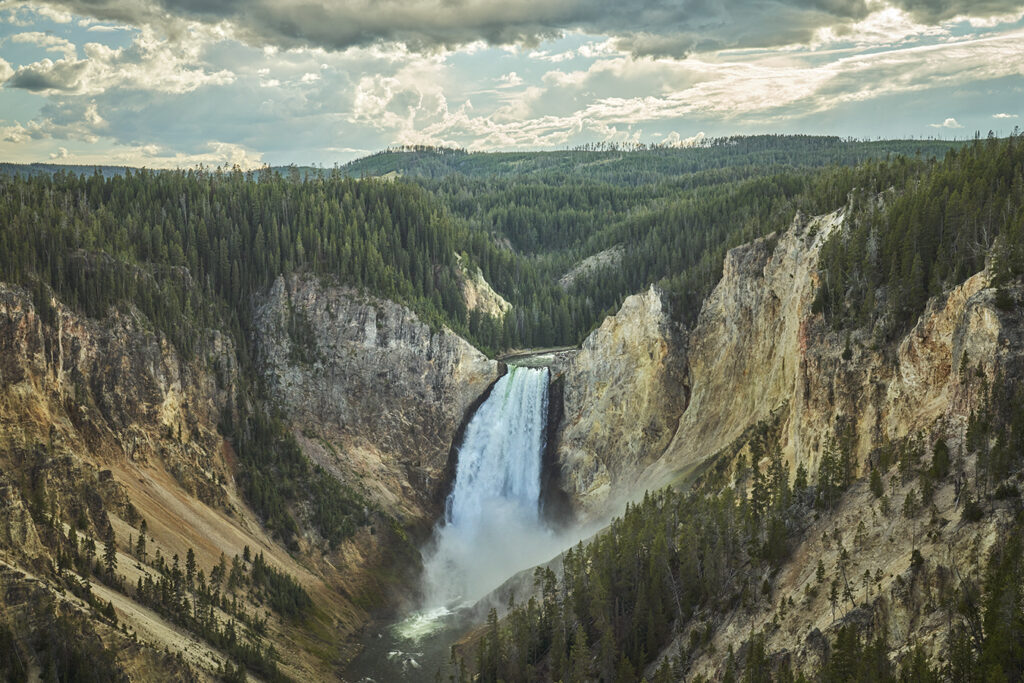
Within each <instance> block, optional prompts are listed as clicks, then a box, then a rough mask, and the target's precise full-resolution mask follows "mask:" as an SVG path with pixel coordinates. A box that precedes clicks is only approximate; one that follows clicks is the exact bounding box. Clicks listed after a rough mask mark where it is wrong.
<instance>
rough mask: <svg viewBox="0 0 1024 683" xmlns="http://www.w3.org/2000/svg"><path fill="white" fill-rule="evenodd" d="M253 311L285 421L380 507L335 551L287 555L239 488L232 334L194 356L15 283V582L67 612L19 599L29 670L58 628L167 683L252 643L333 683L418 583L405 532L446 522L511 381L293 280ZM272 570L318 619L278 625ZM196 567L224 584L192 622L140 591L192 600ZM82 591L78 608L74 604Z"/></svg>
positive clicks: (380, 313)
mask: <svg viewBox="0 0 1024 683" xmlns="http://www.w3.org/2000/svg"><path fill="white" fill-rule="evenodd" d="M257 303H258V308H257V311H256V316H255V319H256V322H257V323H258V324H257V325H256V329H255V333H254V334H255V342H256V344H255V348H256V349H257V350H258V353H259V354H260V360H259V363H260V364H261V365H260V367H262V368H264V369H265V379H266V380H267V385H268V387H269V389H270V392H271V394H272V400H273V401H274V402H275V403H276V404H277V407H276V408H275V409H274V410H278V411H281V413H282V414H283V415H284V417H285V418H286V420H288V421H289V426H290V427H291V429H292V430H293V431H294V433H295V434H296V436H297V438H298V442H299V445H300V446H301V447H302V449H303V451H304V452H305V453H306V455H308V456H309V457H310V458H312V459H313V460H315V461H317V462H319V463H321V464H322V465H323V466H324V467H325V468H326V469H327V470H328V471H329V472H330V473H331V474H333V475H334V476H335V477H337V478H338V479H340V480H342V481H343V482H345V483H346V484H347V485H348V486H349V487H350V488H351V489H352V490H353V491H356V492H358V494H359V495H360V496H361V497H362V498H363V499H364V500H366V501H367V506H368V507H369V508H370V510H369V511H368V512H366V513H364V514H365V515H366V517H365V518H366V519H367V520H368V522H367V523H366V525H365V526H361V527H359V528H357V529H356V530H355V533H354V534H353V535H352V536H351V537H350V538H348V539H346V540H345V541H344V542H342V543H341V544H340V545H338V546H337V547H329V546H328V545H327V544H325V543H323V542H320V541H318V540H317V539H316V538H315V537H304V538H300V539H299V540H298V543H297V544H293V545H292V546H291V547H290V548H288V549H286V548H285V547H284V546H283V545H282V543H283V541H282V540H281V539H280V538H279V537H278V536H275V535H273V534H272V533H271V532H269V531H268V530H267V529H265V527H264V525H263V523H262V521H261V520H260V519H259V518H258V516H257V515H256V514H255V513H254V512H253V511H252V510H251V509H250V508H249V506H248V504H247V503H246V500H245V499H244V498H243V496H242V495H241V490H240V489H239V488H238V487H236V479H237V478H238V476H239V474H240V472H241V470H240V469H239V465H238V462H237V457H236V453H235V452H234V450H233V448H232V445H231V443H230V442H229V441H227V440H225V438H224V436H223V434H222V430H221V426H222V424H223V422H222V421H223V420H224V419H230V418H229V417H226V416H230V415H231V413H232V411H233V410H236V408H235V405H236V401H237V400H238V399H237V397H238V396H241V395H242V394H241V393H240V387H241V385H242V379H241V370H240V368H239V365H240V363H239V360H238V354H237V352H236V350H235V348H234V346H233V344H232V342H231V340H230V338H229V337H228V336H226V335H224V334H222V333H220V332H218V331H216V330H210V331H208V332H206V333H204V336H203V337H202V338H201V339H197V340H195V343H194V352H193V353H192V354H191V355H190V356H189V357H185V356H183V355H182V354H181V353H180V352H179V351H178V350H176V349H175V348H174V347H173V346H172V345H171V344H170V343H168V341H167V340H166V338H164V337H163V336H161V335H160V334H158V333H156V332H154V331H153V329H152V326H151V325H150V324H149V323H148V322H147V321H146V319H145V318H144V317H143V316H142V315H140V314H138V313H137V312H135V311H134V310H132V309H126V310H123V311H111V312H110V313H109V314H108V315H107V316H106V317H104V318H102V319H91V318H86V317H84V316H82V315H79V314H77V313H76V312H74V311H73V310H71V309H69V308H67V307H65V306H64V305H63V304H62V303H61V302H60V301H58V300H55V299H52V298H48V297H47V298H44V299H42V300H40V299H39V297H38V296H34V295H33V294H31V293H30V292H28V291H25V290H23V289H21V288H17V287H11V286H6V285H0V523H2V528H0V563H4V566H5V567H7V568H8V569H3V567H0V573H3V571H8V572H9V573H8V574H4V576H10V577H15V579H16V580H17V582H20V583H18V584H17V585H22V584H24V582H25V581H26V580H29V581H30V583H31V586H32V590H34V591H37V592H40V593H45V594H48V595H51V596H54V599H53V600H37V599H32V600H30V601H28V602H24V601H23V602H17V601H14V600H13V598H12V597H11V594H10V591H9V594H8V596H7V598H5V600H4V601H3V605H4V606H5V610H7V611H6V612H5V614H8V615H9V617H10V618H0V631H2V630H3V629H4V628H10V629H13V632H15V633H19V634H23V635H19V636H17V638H18V639H20V640H21V641H23V642H22V645H21V646H19V647H21V652H22V653H25V652H28V651H30V650H31V648H33V647H35V646H34V645H33V643H35V642H37V640H35V639H37V638H42V639H44V640H45V633H48V632H50V631H52V630H53V629H54V628H57V626H54V625H55V624H57V625H60V628H73V631H74V633H75V634H76V635H75V636H74V638H73V639H74V640H76V641H78V640H81V642H82V643H86V642H92V640H95V639H96V638H102V639H103V641H104V642H105V643H107V644H108V645H109V646H111V647H113V648H114V651H115V652H116V656H115V657H114V659H113V661H112V663H110V666H111V667H112V668H111V669H110V671H113V672H120V674H124V675H128V676H130V677H133V678H134V677H139V678H143V679H146V678H152V676H153V671H154V670H155V667H158V666H161V665H160V662H161V661H163V660H164V659H166V658H169V659H168V663H167V664H166V666H165V667H164V668H165V669H166V673H167V676H168V677H169V678H174V677H177V678H180V679H182V680H190V679H191V677H193V676H199V677H200V678H207V677H209V676H212V675H214V674H215V673H216V671H217V668H218V666H219V665H220V664H219V663H222V662H226V661H232V660H233V661H236V662H237V661H241V659H240V657H241V656H242V655H241V654H240V651H239V650H237V649H236V650H231V649H230V648H236V643H237V642H241V640H240V639H254V640H252V641H248V640H247V641H246V642H257V643H260V644H261V645H264V644H272V645H273V646H274V649H275V651H276V652H277V656H278V662H277V667H278V670H279V671H281V672H282V673H284V674H286V675H287V676H289V677H291V678H293V679H297V680H327V679H330V678H333V677H336V675H337V667H338V666H340V665H341V664H342V663H344V662H345V661H346V660H347V659H348V658H349V657H350V656H351V653H352V648H354V647H356V645H357V643H356V642H355V641H349V640H346V636H347V635H349V634H351V633H353V631H355V630H356V629H357V628H358V627H360V626H361V625H362V624H364V623H365V622H366V619H367V617H368V615H367V612H366V609H368V608H370V607H373V606H379V605H380V604H382V603H381V600H382V598H383V597H384V596H383V594H382V592H383V591H387V590H389V589H392V588H393V587H394V585H395V584H396V581H400V580H402V579H403V577H405V578H409V576H411V573H414V570H415V562H414V561H409V562H407V563H406V564H408V566H407V567H405V568H404V569H402V568H401V567H396V566H394V565H395V561H396V560H395V558H396V557H404V555H403V554H402V553H407V552H408V544H409V539H408V537H406V533H407V531H410V530H411V531H414V532H415V531H416V530H417V529H418V530H421V531H424V532H425V531H426V530H427V529H429V526H430V524H431V523H432V522H433V520H434V519H435V516H436V514H437V511H438V507H439V503H440V497H441V496H443V493H444V486H445V485H446V483H447V480H448V479H449V478H450V473H449V472H448V468H449V467H450V466H452V465H454V463H453V462H449V460H450V458H449V456H450V450H451V446H452V439H453V437H454V435H455V433H456V431H457V429H458V428H459V425H460V423H461V422H462V420H463V417H464V415H465V413H466V411H467V410H468V409H469V408H470V406H471V405H472V404H473V403H474V401H476V400H477V398H478V397H479V395H480V394H482V393H483V392H484V391H485V390H486V389H487V387H488V386H489V385H490V383H492V382H493V381H494V380H495V379H496V378H497V377H498V375H499V374H500V372H501V371H502V370H503V366H501V364H499V363H497V362H495V361H490V360H488V359H487V358H485V357H484V356H483V355H482V354H481V353H479V352H478V351H476V350H475V349H474V348H473V347H472V346H471V345H469V344H468V343H467V342H465V341H464V340H462V339H460V338H459V337H457V336H456V335H454V334H452V333H451V332H449V331H447V330H444V329H432V328H431V327H430V326H429V325H427V324H425V323H423V322H421V321H420V320H419V319H418V318H417V317H416V316H415V315H414V314H413V313H412V312H411V311H409V310H408V309H406V308H404V307H402V306H399V305H397V304H394V303H392V302H388V301H382V300H375V299H369V298H365V297H361V296H359V295H357V294H356V293H354V292H351V291H347V290H342V289H337V288H329V287H322V286H320V285H319V284H318V283H317V282H316V281H314V280H310V279H304V278H298V277H296V278H292V279H290V280H289V281H287V283H286V281H285V280H284V279H280V280H278V282H277V283H276V284H275V286H274V287H273V288H272V289H271V291H270V292H269V293H268V294H267V296H266V297H265V298H263V299H261V300H260V301H259V302H257ZM293 514H294V515H295V516H296V518H297V519H300V520H301V519H305V518H306V517H307V516H308V515H309V514H311V513H310V511H306V510H303V509H296V510H294V511H293ZM140 536H144V537H145V539H146V542H145V545H144V546H143V548H144V549H141V550H140V546H139V545H138V539H139V537H140ZM108 544H110V547H111V552H110V553H107V550H106V548H107V547H108ZM395 544H398V545H401V546H402V548H397V547H396V545H395ZM86 549H89V550H88V553H89V554H86ZM247 551H248V552H249V555H250V559H249V560H242V559H240V558H241V557H242V556H243V555H245V554H246V552H247ZM257 553H258V554H260V557H261V561H264V562H265V563H266V565H268V566H270V567H273V568H274V569H276V570H278V571H282V572H284V573H285V574H286V575H287V576H289V577H292V578H293V579H294V580H295V581H296V582H297V583H298V585H299V586H301V587H302V588H303V589H304V590H305V592H306V593H307V594H308V595H309V596H310V597H311V599H312V601H313V603H314V605H315V609H313V611H312V612H310V613H309V614H307V615H306V616H305V617H303V619H301V620H293V619H290V618H284V617H280V614H279V613H278V611H277V610H280V609H287V604H285V607H282V606H281V604H279V603H275V602H274V598H273V596H271V595H270V594H269V593H268V592H267V591H268V590H269V589H267V588H266V587H263V588H261V587H260V586H259V585H258V584H257V583H256V581H257V579H255V578H250V577H255V576H256V574H255V573H254V572H255V565H254V564H253V561H254V560H253V559H252V558H253V556H254V555H255V554H257ZM190 554H191V555H192V557H194V569H192V570H190V571H192V572H193V573H194V572H195V571H199V570H201V571H202V572H203V575H204V576H205V577H209V583H206V579H205V578H204V579H202V581H203V582H204V583H202V584H201V585H202V586H204V589H203V590H206V591H207V592H206V593H204V594H203V595H205V597H199V598H196V597H190V598H189V601H193V600H196V599H198V600H200V601H211V600H213V602H212V603H211V605H210V606H208V607H206V608H204V611H203V615H204V616H203V617H202V620H201V621H198V622H196V623H193V622H191V621H189V622H188V623H185V622H183V621H182V620H183V619H192V617H183V616H181V614H179V613H177V612H176V611H175V610H176V609H177V608H176V607H174V606H173V605H175V604H178V603H173V601H172V603H169V604H171V605H172V606H171V607H168V605H167V604H161V603H160V602H159V601H160V600H161V598H160V597H159V596H160V595H161V593H160V592H159V591H157V592H156V593H155V594H154V593H149V592H147V591H148V590H150V589H147V588H145V586H147V585H159V584H160V582H161V581H162V580H165V579H167V578H168V577H173V576H177V577H178V578H177V579H175V581H182V580H183V576H184V564H185V558H186V556H187V555H190ZM108 556H109V558H112V559H110V560H109V561H111V562H112V563H113V565H115V566H116V568H115V569H114V571H113V572H112V573H110V572H107V570H105V569H104V568H103V566H105V565H106V564H107V562H108V559H107V558H108ZM172 558H173V571H172ZM222 558H226V559H227V567H228V568H230V574H231V576H232V577H234V578H232V579H231V580H230V582H228V573H229V572H228V570H227V569H225V570H224V571H221V572H220V574H219V579H218V584H217V588H216V594H215V595H217V596H220V595H221V594H222V593H221V591H224V595H225V596H226V597H225V599H224V600H223V601H220V598H219V597H218V598H211V597H210V591H211V590H212V589H213V587H214V583H213V577H214V576H215V575H216V573H215V569H216V568H217V565H218V564H219V563H220V562H221V560H222ZM232 558H234V560H233V561H232ZM101 559H102V562H101ZM192 561H193V560H190V562H192ZM179 566H181V567H182V569H180V570H179ZM18 572H21V573H22V574H26V575H28V576H29V577H30V579H25V578H24V576H22V575H21V574H19V573H18ZM174 572H181V573H179V574H175V573H174ZM2 578H3V577H0V579H2ZM193 578H194V574H193ZM193 578H190V579H189V581H190V582H191V581H192V580H193ZM15 579H12V581H13V580H15ZM4 580H6V579H4ZM225 584H226V585H225ZM5 585H6V584H5ZM12 585H13V584H12ZM191 585H192V588H191V589H190V590H198V589H197V588H196V584H191ZM69 587H70V588H71V592H72V593H74V599H71V598H65V597H62V596H63V595H64V593H66V592H67V591H68V589H69ZM140 587H141V588H140ZM171 590H172V594H173V591H174V590H181V586H180V585H179V587H178V588H177V589H174V588H173V586H172V589H171ZM228 591H230V594H228ZM69 595H70V594H69ZM154 595H155V596H156V597H154ZM164 595H166V594H164ZM268 600H269V601H270V602H269V603H268ZM154 601H156V602H155V603H154ZM354 601H355V602H357V603H358V604H354ZM375 601H376V602H375ZM32 605H35V606H36V607H33V608H32V609H29V607H32ZM272 605H273V610H274V611H271V607H272ZM12 610H13V611H12ZM19 610H20V611H19ZM207 610H208V613H207ZM272 614H273V615H275V616H274V618H273V619H269V618H268V620H267V621H264V622H263V623H262V624H261V623H260V622H261V620H262V615H267V616H268V617H269V616H270V615H272ZM19 615H20V616H19ZM69 615H70V616H69ZM279 617H280V618H279ZM69 619H70V620H71V621H68V620H69ZM197 619H198V617H197ZM26 620H27V621H26ZM247 620H251V621H247ZM26 623H31V625H32V627H31V629H30V630H25V629H26V628H28V627H26V626H25V625H24V624H26ZM211 624H212V626H211ZM229 624H230V628H231V629H237V634H236V638H237V639H239V640H238V641H229V640H228V635H227V634H228V631H227V630H226V629H228V627H229ZM116 625H121V626H124V627H125V628H126V629H128V630H127V633H131V634H134V636H135V638H137V641H136V640H131V641H127V640H125V639H122V638H120V636H118V635H117V633H118V631H117V629H115V628H114V626H116ZM253 629H257V630H258V632H257V633H253ZM232 632H233V633H234V632H235V631H232ZM211 633H214V634H215V635H212V636H211V635H210V634H211ZM39 634H44V635H39ZM97 634H98V635H97ZM203 634H205V635H203ZM219 634H222V635H219ZM0 635H2V633H0ZM69 637H70V636H69ZM90 639H92V640H90ZM122 641H124V642H122ZM125 642H130V643H131V645H130V646H125V644H124V643H125ZM117 643H121V644H120V645H118V644H117ZM165 650H166V651H168V652H170V653H171V654H170V655H166V656H165V655H164V652H165ZM36 651H37V652H38V650H36ZM41 656H42V655H41ZM245 656H249V655H245ZM254 661H255V660H253V661H249V662H248V663H249V664H250V670H253V669H254V668H255V669H256V670H259V669H258V667H259V666H263V665H261V664H259V662H255V663H254ZM29 664H30V666H35V665H34V664H32V663H31V662H30V663H29ZM264 665H265V662H264ZM147 672H148V673H147ZM120 674H118V675H120ZM111 675H114V674H111Z"/></svg>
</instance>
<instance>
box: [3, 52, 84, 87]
mask: <svg viewBox="0 0 1024 683" xmlns="http://www.w3.org/2000/svg"><path fill="white" fill-rule="evenodd" d="M86 69H88V63H87V62H86V61H84V60H78V59H58V60H57V61H56V62H54V61H52V60H50V59H43V60H42V61H38V62H35V63H34V64H29V65H27V66H22V67H19V68H18V70H17V71H15V72H14V75H13V76H11V77H10V78H9V79H7V82H6V83H4V87H7V88H21V89H22V90H29V91H31V92H44V93H45V92H74V91H78V90H80V89H81V88H82V76H83V75H84V74H85V71H86Z"/></svg>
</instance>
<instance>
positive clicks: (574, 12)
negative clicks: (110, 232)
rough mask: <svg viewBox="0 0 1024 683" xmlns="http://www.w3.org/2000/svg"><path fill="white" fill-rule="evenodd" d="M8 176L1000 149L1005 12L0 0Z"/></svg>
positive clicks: (1011, 45) (565, 2)
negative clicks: (616, 145)
mask: <svg viewBox="0 0 1024 683" xmlns="http://www.w3.org/2000/svg"><path fill="white" fill-rule="evenodd" d="M0 83H2V86H0V161H9V162H36V161H39V162H59V163H70V164H115V165H132V166H147V167H150V168H167V167H191V166H195V165H198V164H203V165H207V166H218V165H235V164H237V165H239V166H241V167H243V168H252V167H257V166H260V165H262V164H272V165H278V164H289V163H295V164H299V165H308V164H315V165H323V166H325V167H330V166H332V165H334V164H339V163H345V162H346V161H349V160H352V159H354V158H358V157H361V156H365V155H367V154H370V153H373V152H375V151H378V150H381V149H384V148H386V147H388V146H394V145H406V144H426V145H445V146H455V147H463V148H466V149H469V150H533V149H564V148H567V147H575V146H578V145H582V144H586V143H595V142H638V143H646V144H669V145H691V144H696V143H699V142H700V141H701V140H705V139H707V138H711V137H721V136H728V135H745V134H755V133H808V134H827V135H839V136H842V137H857V138H868V139H875V138H878V137H882V138H892V137H901V138H909V137H915V138H927V137H941V138H946V139H950V138H965V137H972V136H973V135H974V134H975V132H980V133H981V134H982V135H986V134H987V133H988V131H990V130H991V131H994V132H995V133H996V134H997V135H1008V134H1010V133H1011V132H1013V131H1014V129H1015V127H1016V126H1018V125H1020V123H1021V117H1022V116H1024V3H1022V2H1017V1H1016V0H56V1H52V2H51V1H47V2H22V1H11V0H0Z"/></svg>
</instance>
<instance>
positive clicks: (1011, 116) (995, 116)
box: [992, 112, 1017, 119]
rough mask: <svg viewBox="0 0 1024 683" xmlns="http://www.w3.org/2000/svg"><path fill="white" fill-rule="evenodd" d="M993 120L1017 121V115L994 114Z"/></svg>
mask: <svg viewBox="0 0 1024 683" xmlns="http://www.w3.org/2000/svg"><path fill="white" fill-rule="evenodd" d="M992 118H994V119H1015V118H1017V114H1007V113H1006V112H1003V113H1000V114H992Z"/></svg>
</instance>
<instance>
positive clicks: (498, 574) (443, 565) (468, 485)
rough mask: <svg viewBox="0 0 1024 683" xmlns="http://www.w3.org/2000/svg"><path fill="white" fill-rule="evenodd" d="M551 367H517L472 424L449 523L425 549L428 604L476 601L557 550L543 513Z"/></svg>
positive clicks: (447, 505)
mask: <svg viewBox="0 0 1024 683" xmlns="http://www.w3.org/2000/svg"><path fill="white" fill-rule="evenodd" d="M547 412H548V370H547V368H536V369H534V368H521V367H515V366H512V367H510V368H509V372H508V374H506V375H505V376H504V377H502V378H501V379H500V380H498V382H497V383H496V384H495V385H494V388H493V389H492V390H491V394H490V396H488V397H487V400H486V401H484V403H483V404H482V405H481V406H480V408H479V409H478V410H477V411H476V414H475V415H473V418H472V419H471V420H470V422H469V425H468V427H467V428H466V433H465V438H464V439H463V441H462V446H461V447H460V448H459V460H458V467H457V468H456V471H455V485H454V487H453V489H452V492H451V494H450V495H449V496H448V499H447V501H446V502H445V514H444V523H443V524H442V525H439V527H438V529H437V532H436V534H435V540H434V543H433V544H432V546H431V547H430V548H429V549H428V550H427V551H426V552H425V553H424V555H425V562H424V570H425V571H424V593H425V595H426V603H427V606H428V607H430V606H433V607H441V606H447V607H452V606H456V605H459V604H467V603H471V602H475V601H476V600H478V599H479V598H481V597H483V596H484V595H486V594H487V593H488V592H489V591H490V590H492V589H494V588H496V587H497V586H498V585H499V584H500V583H501V582H502V581H503V580H505V579H506V578H508V577H509V576H511V575H512V574H514V573H515V572H517V571H519V570H521V569H525V568H527V567H530V566H532V565H533V564H536V563H538V562H542V561H544V560H547V559H549V557H550V554H551V553H553V552H557V550H558V548H557V547H556V545H555V541H554V537H553V535H552V534H551V533H550V531H548V529H547V527H546V526H545V525H544V524H543V522H542V520H541V516H540V470H541V454H542V453H543V450H544V428H545V423H546V421H547Z"/></svg>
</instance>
